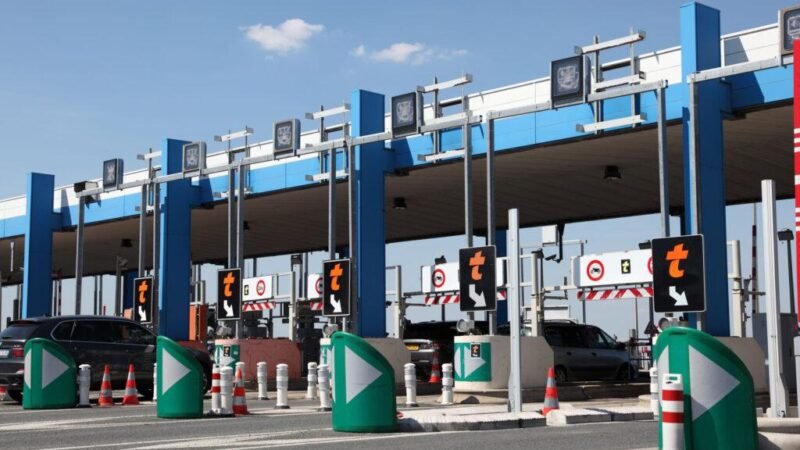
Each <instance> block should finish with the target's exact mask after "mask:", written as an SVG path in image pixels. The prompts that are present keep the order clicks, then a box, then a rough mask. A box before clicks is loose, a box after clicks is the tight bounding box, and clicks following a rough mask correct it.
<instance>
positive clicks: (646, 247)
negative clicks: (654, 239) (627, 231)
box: [639, 241, 653, 250]
mask: <svg viewBox="0 0 800 450" xmlns="http://www.w3.org/2000/svg"><path fill="white" fill-rule="evenodd" d="M652 247H653V244H652V243H651V242H650V241H642V242H639V250H650V249H651V248H652Z"/></svg>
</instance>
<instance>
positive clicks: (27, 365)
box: [22, 350, 33, 387]
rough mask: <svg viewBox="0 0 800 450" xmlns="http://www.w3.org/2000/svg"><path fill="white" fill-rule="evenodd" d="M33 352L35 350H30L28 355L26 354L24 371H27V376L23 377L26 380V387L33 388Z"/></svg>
mask: <svg viewBox="0 0 800 450" xmlns="http://www.w3.org/2000/svg"><path fill="white" fill-rule="evenodd" d="M32 351H33V350H28V353H25V367H23V370H24V371H25V374H24V375H23V376H22V377H23V378H24V379H25V386H28V387H32V386H31V352H32Z"/></svg>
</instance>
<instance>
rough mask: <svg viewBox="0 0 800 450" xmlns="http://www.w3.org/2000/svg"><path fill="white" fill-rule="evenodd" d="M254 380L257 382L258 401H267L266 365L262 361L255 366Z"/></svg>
mask: <svg viewBox="0 0 800 450" xmlns="http://www.w3.org/2000/svg"><path fill="white" fill-rule="evenodd" d="M256 378H257V380H258V399H259V400H269V395H268V392H269V389H268V388H267V363H265V362H264V361H261V362H259V363H258V364H256Z"/></svg>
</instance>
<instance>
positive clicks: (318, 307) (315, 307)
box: [311, 302, 322, 311]
mask: <svg viewBox="0 0 800 450" xmlns="http://www.w3.org/2000/svg"><path fill="white" fill-rule="evenodd" d="M311 310H312V311H322V302H311Z"/></svg>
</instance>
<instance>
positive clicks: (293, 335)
mask: <svg viewBox="0 0 800 450" xmlns="http://www.w3.org/2000/svg"><path fill="white" fill-rule="evenodd" d="M289 340H290V341H297V283H296V282H295V273H294V270H292V271H291V272H289Z"/></svg>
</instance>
